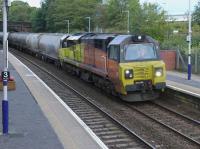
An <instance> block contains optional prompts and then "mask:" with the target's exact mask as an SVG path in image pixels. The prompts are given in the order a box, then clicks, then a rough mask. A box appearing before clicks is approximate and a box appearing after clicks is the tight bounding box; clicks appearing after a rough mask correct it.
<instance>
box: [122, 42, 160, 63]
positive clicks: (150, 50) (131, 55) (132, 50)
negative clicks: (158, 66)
mask: <svg viewBox="0 0 200 149" xmlns="http://www.w3.org/2000/svg"><path fill="white" fill-rule="evenodd" d="M157 58H158V56H157V53H156V49H155V47H154V45H153V44H152V43H141V44H128V45H125V46H124V51H123V59H124V61H138V60H139V61H140V60H152V59H157Z"/></svg>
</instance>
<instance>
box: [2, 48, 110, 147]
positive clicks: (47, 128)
mask: <svg viewBox="0 0 200 149" xmlns="http://www.w3.org/2000/svg"><path fill="white" fill-rule="evenodd" d="M2 64H3V63H2V50H0V70H2V69H3V68H2ZM9 71H10V73H11V75H12V76H13V77H14V78H15V81H16V90H15V91H9V92H8V99H9V134H8V135H3V134H2V127H1V126H0V133H1V134H0V148H3V149H26V148H30V149H47V148H48V149H55V148H56V149H62V148H67V149H90V148H91V149H96V148H97V149H98V148H107V147H106V146H105V145H104V144H103V143H102V142H101V140H100V139H99V138H98V137H97V136H96V135H95V134H94V133H93V132H92V131H91V130H90V128H89V127H88V126H86V124H85V123H84V122H83V121H82V120H81V119H80V118H79V117H78V116H77V115H76V114H75V113H74V112H73V111H72V110H71V109H70V108H69V107H68V106H67V105H66V104H65V103H64V102H62V100H61V99H60V98H59V97H58V96H57V95H56V94H55V93H54V92H53V91H52V90H51V89H50V88H49V87H48V86H47V85H46V84H45V83H44V82H43V81H42V80H40V79H39V78H38V77H37V76H36V75H35V74H34V73H33V72H32V71H31V70H29V69H28V68H27V67H26V66H25V65H24V64H23V63H21V62H20V61H19V60H18V59H16V58H15V57H14V56H13V55H12V54H10V53H9ZM0 98H1V99H3V92H2V91H0ZM1 112H2V110H1V106H0V122H1V120H2V113H1ZM0 124H2V123H0Z"/></svg>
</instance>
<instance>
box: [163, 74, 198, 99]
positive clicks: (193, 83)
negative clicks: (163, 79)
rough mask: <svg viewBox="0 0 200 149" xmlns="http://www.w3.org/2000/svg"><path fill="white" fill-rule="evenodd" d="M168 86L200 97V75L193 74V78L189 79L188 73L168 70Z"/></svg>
mask: <svg viewBox="0 0 200 149" xmlns="http://www.w3.org/2000/svg"><path fill="white" fill-rule="evenodd" d="M167 86H168V87H169V88H172V89H176V90H179V91H182V92H184V93H188V94H191V95H194V96H196V97H200V75H195V74H192V77H191V80H187V73H184V72H178V71H167Z"/></svg>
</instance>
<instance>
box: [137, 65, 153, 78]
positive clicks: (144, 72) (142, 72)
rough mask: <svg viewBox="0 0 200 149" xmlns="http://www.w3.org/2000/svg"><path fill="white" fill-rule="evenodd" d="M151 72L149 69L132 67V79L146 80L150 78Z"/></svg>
mask: <svg viewBox="0 0 200 149" xmlns="http://www.w3.org/2000/svg"><path fill="white" fill-rule="evenodd" d="M150 74H151V70H150V68H149V67H134V79H135V80H146V79H149V78H150V77H151V75H150Z"/></svg>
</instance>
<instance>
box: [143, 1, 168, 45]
mask: <svg viewBox="0 0 200 149" xmlns="http://www.w3.org/2000/svg"><path fill="white" fill-rule="evenodd" d="M140 23H141V28H140V32H142V33H144V34H147V35H150V36H152V37H154V38H155V39H157V40H159V41H163V40H164V38H165V35H166V34H167V31H168V26H167V23H166V17H165V12H164V11H163V10H161V8H160V7H159V6H158V5H156V4H150V3H144V4H143V6H142V14H141V19H140Z"/></svg>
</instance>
